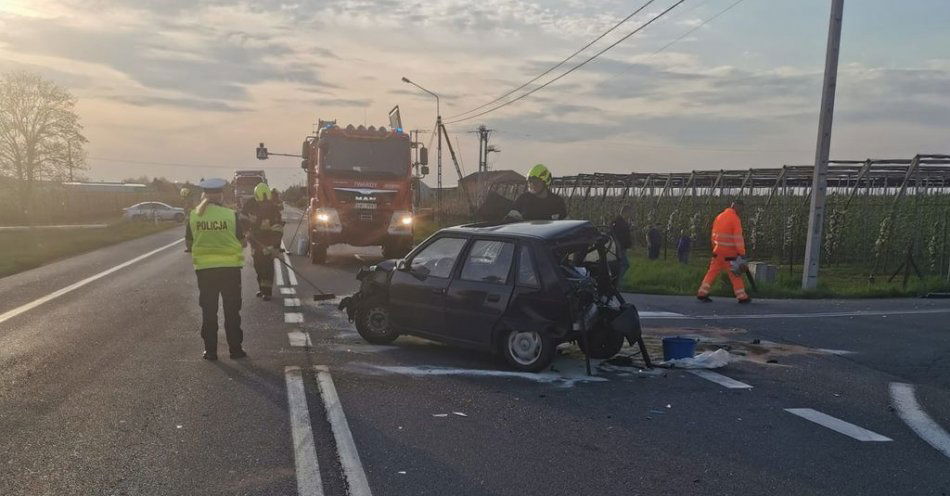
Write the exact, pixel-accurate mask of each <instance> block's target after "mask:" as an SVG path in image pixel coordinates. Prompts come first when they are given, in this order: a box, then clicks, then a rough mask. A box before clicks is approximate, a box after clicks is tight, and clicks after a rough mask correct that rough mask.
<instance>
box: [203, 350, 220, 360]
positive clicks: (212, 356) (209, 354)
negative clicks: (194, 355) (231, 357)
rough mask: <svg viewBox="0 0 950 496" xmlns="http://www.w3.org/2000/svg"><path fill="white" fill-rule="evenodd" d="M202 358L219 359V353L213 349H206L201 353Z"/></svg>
mask: <svg viewBox="0 0 950 496" xmlns="http://www.w3.org/2000/svg"><path fill="white" fill-rule="evenodd" d="M201 358H204V359H205V360H210V361H214V360H217V359H218V354H217V353H215V352H213V351H207V350H205V352H204V353H202V354H201Z"/></svg>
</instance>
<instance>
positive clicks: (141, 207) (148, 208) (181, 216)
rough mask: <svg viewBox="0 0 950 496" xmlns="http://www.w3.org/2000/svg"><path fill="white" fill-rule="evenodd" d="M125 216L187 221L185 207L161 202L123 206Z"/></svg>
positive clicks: (140, 218)
mask: <svg viewBox="0 0 950 496" xmlns="http://www.w3.org/2000/svg"><path fill="white" fill-rule="evenodd" d="M122 211H123V212H124V213H123V214H122V216H123V217H125V218H126V219H129V220H138V221H145V220H173V221H175V222H184V221H185V209H183V208H178V207H173V206H171V205H167V204H165V203H161V202H142V203H136V204H135V205H132V206H131V207H126V208H123V209H122Z"/></svg>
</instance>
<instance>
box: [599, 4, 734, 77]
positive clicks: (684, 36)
mask: <svg viewBox="0 0 950 496" xmlns="http://www.w3.org/2000/svg"><path fill="white" fill-rule="evenodd" d="M744 1H745V0H736V1H735V2H732V3H731V4H729V6H727V7H726V8H724V9H722V10H720V11H719V12H717V13H716V15H714V16H712V17H709V18H708V19H706V20H704V21H703V22H701V23H699V24H697V25H696V26H693V28H692V29H690V30H689V31H686V32H685V33H683V34H681V35H679V36H678V37H676V38H674V39H673V40H672V41H670V42H669V43H667V44H665V45H663V46H661V47H660V48H658V49H656V50H655V51H653V52H652V53H650V54H649V55H647V56H648V57H652V56H654V55H656V54H658V53H660V52H662V51H663V50H666V49H667V48H669V47H671V46H673V45H674V44H675V43H677V42H679V41H682V40H683V38H686V37H687V36H689V35H691V34H693V33H694V32H696V30H698V29H699V28H701V27H703V26H705V25H706V24H708V23H710V22H712V21H713V20H715V19H716V18H717V17H719V16H721V15H723V14H725V13H726V12H729V11H730V10H732V8H733V7H735V6H736V5H739V4H740V3H742V2H744ZM631 69H633V67H628V68H626V69H624V70H622V71H620V72H618V73H616V74H614V75H613V76H612V77H610V78H609V79H607V80H605V81H604V82H605V83H606V82H610V81H613V80H614V79H616V78H618V77H620V76H622V75H624V74H626V73H628V72H630V70H631Z"/></svg>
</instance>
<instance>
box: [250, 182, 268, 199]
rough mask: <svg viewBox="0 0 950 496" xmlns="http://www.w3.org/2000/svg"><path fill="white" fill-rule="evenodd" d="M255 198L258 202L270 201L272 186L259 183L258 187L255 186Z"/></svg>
mask: <svg viewBox="0 0 950 496" xmlns="http://www.w3.org/2000/svg"><path fill="white" fill-rule="evenodd" d="M254 198H256V199H257V201H264V200H270V186H268V185H267V183H257V186H254Z"/></svg>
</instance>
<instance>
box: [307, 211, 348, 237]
mask: <svg viewBox="0 0 950 496" xmlns="http://www.w3.org/2000/svg"><path fill="white" fill-rule="evenodd" d="M313 228H314V229H315V230H317V231H324V232H333V233H338V232H342V231H343V224H342V223H340V214H339V213H337V211H336V209H335V208H318V209H316V210H314V211H313Z"/></svg>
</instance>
